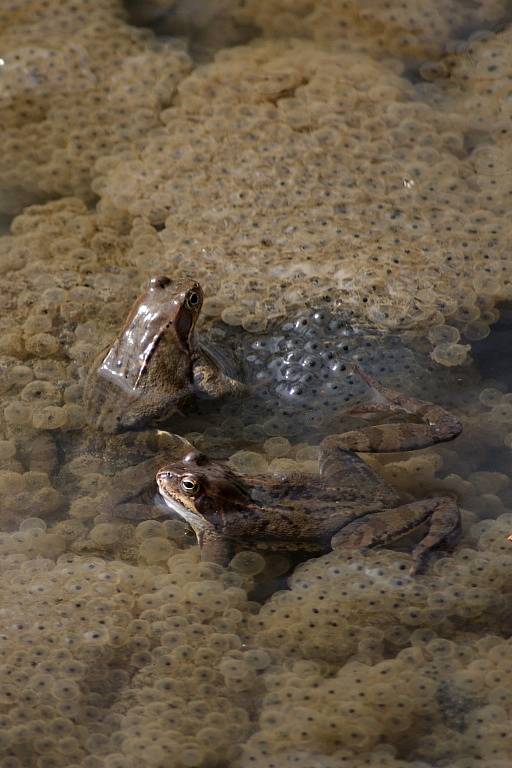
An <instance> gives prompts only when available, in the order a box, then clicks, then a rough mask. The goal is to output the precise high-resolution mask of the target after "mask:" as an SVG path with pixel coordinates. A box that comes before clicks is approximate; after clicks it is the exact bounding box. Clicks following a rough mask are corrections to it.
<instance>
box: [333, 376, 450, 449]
mask: <svg viewBox="0 0 512 768" xmlns="http://www.w3.org/2000/svg"><path fill="white" fill-rule="evenodd" d="M354 371H355V372H356V373H357V374H359V376H361V378H362V379H364V381H366V383H367V384H368V385H369V386H370V387H371V388H372V389H373V390H374V391H375V392H376V394H377V398H378V399H377V401H376V402H375V403H370V404H368V405H360V406H354V407H353V408H350V409H349V410H348V413H349V414H363V413H389V414H404V415H407V416H413V417H415V418H417V419H419V420H420V423H411V422H408V423H404V424H380V425H379V426H375V427H364V428H362V429H355V430H352V431H351V432H345V433H343V434H342V435H337V436H336V438H337V444H338V445H339V446H340V447H342V448H345V449H348V450H351V451H357V452H358V453H391V452H393V451H412V450H416V449H418V448H428V447H429V446H430V445H435V444H436V443H441V442H446V441H447V440H453V439H454V438H455V437H457V435H459V434H460V433H461V432H462V424H461V423H460V421H459V420H458V419H457V417H456V416H454V415H453V414H452V413H450V412H449V411H447V410H446V409H445V408H441V406H439V405H434V404H433V403H429V402H426V401H423V400H417V399H416V398H413V397H408V396H407V395H404V394H402V393H401V392H398V391H397V390H395V389H390V388H389V387H385V386H384V385H383V384H381V383H380V382H379V381H377V379H374V378H373V377H371V376H368V374H366V373H365V372H364V371H362V370H361V368H359V366H354Z"/></svg>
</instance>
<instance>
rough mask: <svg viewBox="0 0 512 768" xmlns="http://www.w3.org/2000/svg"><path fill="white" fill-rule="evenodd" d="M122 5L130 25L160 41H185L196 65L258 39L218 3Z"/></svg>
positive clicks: (185, 0)
mask: <svg viewBox="0 0 512 768" xmlns="http://www.w3.org/2000/svg"><path fill="white" fill-rule="evenodd" d="M124 4H125V8H126V10H127V12H128V18H129V20H130V22H131V23H132V24H134V25H135V26H140V27H148V28H149V29H151V30H152V32H154V34H155V35H156V36H157V37H159V38H169V40H170V41H176V40H182V41H184V42H185V44H186V47H187V50H188V52H189V54H190V55H191V57H192V58H193V59H194V61H196V62H198V63H202V62H208V61H211V60H212V59H213V57H214V55H215V53H216V52H217V51H219V50H221V49H222V48H229V47H231V46H235V45H244V44H245V43H248V42H250V41H251V40H253V39H254V38H256V37H258V36H259V35H260V32H259V31H258V29H257V28H256V27H253V26H250V25H244V24H240V23H237V21H236V20H235V19H234V18H233V17H232V15H231V14H230V13H229V10H228V11H225V10H224V9H223V7H222V3H218V2H209V3H206V2H203V1H202V0H177V2H171V0H169V2H167V3H162V2H151V0H150V1H149V2H146V0H125V3H124Z"/></svg>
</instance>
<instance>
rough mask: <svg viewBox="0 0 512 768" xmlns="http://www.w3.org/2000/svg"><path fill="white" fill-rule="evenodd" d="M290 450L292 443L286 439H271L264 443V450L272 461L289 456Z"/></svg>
mask: <svg viewBox="0 0 512 768" xmlns="http://www.w3.org/2000/svg"><path fill="white" fill-rule="evenodd" d="M290 449H291V445H290V441H289V440H287V439H286V437H270V438H268V440H265V442H264V443H263V450H264V451H265V453H266V454H267V456H269V457H270V458H272V459H275V458H283V457H285V456H288V454H289V453H290Z"/></svg>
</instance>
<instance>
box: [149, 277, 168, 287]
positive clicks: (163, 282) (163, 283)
mask: <svg viewBox="0 0 512 768" xmlns="http://www.w3.org/2000/svg"><path fill="white" fill-rule="evenodd" d="M170 284H171V279H170V278H169V277H166V276H165V275H159V277H152V278H151V287H152V288H167V286H168V285H170Z"/></svg>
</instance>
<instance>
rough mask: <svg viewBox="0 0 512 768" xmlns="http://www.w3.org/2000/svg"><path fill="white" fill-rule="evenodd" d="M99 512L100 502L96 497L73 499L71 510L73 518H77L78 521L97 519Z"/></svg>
mask: <svg viewBox="0 0 512 768" xmlns="http://www.w3.org/2000/svg"><path fill="white" fill-rule="evenodd" d="M98 512H99V506H98V501H97V499H95V498H94V496H80V497H78V498H76V499H73V501H72V502H71V506H70V508H69V514H70V515H71V517H76V518H77V519H78V520H89V519H91V518H93V517H96V515H97V514H98Z"/></svg>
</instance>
